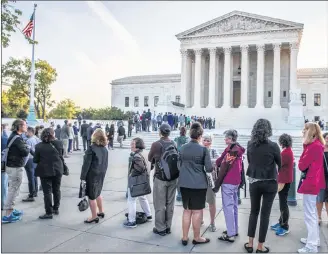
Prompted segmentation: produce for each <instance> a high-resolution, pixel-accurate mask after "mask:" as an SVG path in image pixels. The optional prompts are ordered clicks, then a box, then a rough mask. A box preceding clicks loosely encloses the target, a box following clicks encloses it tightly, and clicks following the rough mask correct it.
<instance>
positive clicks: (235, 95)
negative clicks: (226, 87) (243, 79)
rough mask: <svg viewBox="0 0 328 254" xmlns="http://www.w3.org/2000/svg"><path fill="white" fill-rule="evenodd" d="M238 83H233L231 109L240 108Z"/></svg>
mask: <svg viewBox="0 0 328 254" xmlns="http://www.w3.org/2000/svg"><path fill="white" fill-rule="evenodd" d="M240 87H241V86H240V81H233V92H232V107H233V108H238V107H239V106H240V96H241V95H240Z"/></svg>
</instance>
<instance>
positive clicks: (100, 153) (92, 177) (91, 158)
mask: <svg viewBox="0 0 328 254" xmlns="http://www.w3.org/2000/svg"><path fill="white" fill-rule="evenodd" d="M107 142H108V141H107V138H106V135H105V133H104V131H103V130H102V129H100V128H98V129H96V130H95V131H94V133H93V134H92V138H91V146H89V147H88V149H87V151H86V152H85V155H84V160H83V165H82V170H81V176H80V179H81V181H82V182H85V183H86V196H88V198H89V203H90V210H91V218H88V219H86V220H85V221H84V223H93V222H95V223H98V222H99V217H101V218H104V217H105V213H104V208H103V203H102V197H101V191H102V188H103V184H104V179H105V176H106V172H107V168H108V150H107V148H106V146H107ZM97 208H98V212H97Z"/></svg>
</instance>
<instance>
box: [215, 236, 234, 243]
mask: <svg viewBox="0 0 328 254" xmlns="http://www.w3.org/2000/svg"><path fill="white" fill-rule="evenodd" d="M218 239H219V240H221V241H226V242H229V243H233V242H234V241H235V237H234V236H228V235H226V234H222V236H220V237H219V238H218Z"/></svg>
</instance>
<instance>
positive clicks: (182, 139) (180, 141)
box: [174, 127, 189, 201]
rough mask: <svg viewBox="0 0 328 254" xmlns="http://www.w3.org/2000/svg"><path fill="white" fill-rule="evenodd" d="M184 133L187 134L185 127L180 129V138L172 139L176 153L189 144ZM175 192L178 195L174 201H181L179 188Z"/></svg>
mask: <svg viewBox="0 0 328 254" xmlns="http://www.w3.org/2000/svg"><path fill="white" fill-rule="evenodd" d="M186 132H187V129H186V127H181V128H180V136H179V137H176V138H175V139H174V142H175V143H176V144H177V149H178V152H180V149H181V147H182V146H183V145H184V144H187V143H188V142H189V137H187V136H186ZM177 192H178V194H177V198H176V200H177V201H181V200H182V198H181V192H180V188H177Z"/></svg>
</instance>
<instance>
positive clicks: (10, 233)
mask: <svg viewBox="0 0 328 254" xmlns="http://www.w3.org/2000/svg"><path fill="white" fill-rule="evenodd" d="M128 155H129V151H128V150H120V149H115V150H114V151H110V154H109V164H110V165H109V168H108V171H107V175H106V180H105V184H104V188H103V197H104V207H105V214H106V216H105V218H104V219H101V221H100V223H98V224H92V225H89V224H84V223H83V221H84V220H85V219H86V218H87V217H88V216H90V214H89V213H90V210H88V211H85V212H82V213H81V212H79V211H78V208H77V204H78V202H79V199H78V191H79V183H80V180H79V177H80V170H81V165H82V158H83V153H82V152H79V153H74V154H73V155H72V156H71V157H70V158H69V159H67V164H68V166H69V168H70V176H68V177H65V176H63V181H62V200H61V206H60V214H59V215H58V216H54V219H53V220H43V221H41V220H39V219H38V216H39V215H41V214H43V213H44V207H43V195H42V193H39V197H38V198H37V201H36V202H33V203H22V202H21V200H22V198H24V197H25V196H26V195H27V180H26V176H25V175H24V177H25V178H24V183H23V184H22V189H21V190H22V192H21V194H20V196H19V197H18V198H17V209H23V210H24V213H25V214H24V216H23V219H22V221H20V222H17V223H13V224H6V225H2V252H3V253H9V252H11V253H13V252H16V253H17V252H21V253H22V252H80V253H86V252H144V253H145V252H221V253H244V252H245V251H244V249H243V244H244V243H245V242H246V241H247V226H248V216H249V212H250V203H249V199H248V198H249V196H247V198H246V199H243V204H242V205H240V206H239V234H240V236H239V237H237V239H236V241H235V243H233V244H231V243H226V242H221V241H218V240H217V238H218V236H219V235H220V234H221V232H222V231H223V230H225V220H224V215H223V212H222V211H221V208H222V205H221V198H220V196H218V198H217V207H218V214H217V216H216V226H217V228H218V231H217V232H215V233H212V232H209V231H208V230H207V226H208V225H209V212H208V210H206V211H205V212H204V221H205V224H204V226H202V228H201V232H202V233H203V234H204V236H205V237H208V238H210V239H211V243H209V244H206V245H202V246H197V247H195V246H193V245H192V244H191V241H189V245H187V246H185V247H184V246H182V245H181V241H180V239H181V236H182V229H181V216H182V210H183V208H182V206H181V204H176V206H175V212H174V218H173V226H172V234H170V235H167V236H165V237H161V236H158V235H155V234H153V233H152V228H153V226H154V222H149V223H146V224H143V225H140V226H138V227H137V228H136V229H127V228H124V227H123V226H122V224H123V222H124V220H125V217H124V214H125V212H126V210H127V209H126V208H127V205H126V199H125V190H126V182H127V180H126V175H127V158H128ZM242 197H243V192H242ZM149 200H150V202H151V207H152V211H153V205H152V195H150V196H149ZM138 207H139V205H138ZM138 210H140V208H138ZM290 213H291V220H290V229H291V232H290V234H289V235H287V236H285V237H277V236H275V235H274V232H273V231H270V230H269V232H268V234H267V242H266V246H268V247H270V249H271V252H272V253H296V251H297V249H298V248H301V247H302V244H301V243H300V241H299V239H300V238H301V237H305V236H306V228H305V224H304V219H303V212H302V203H301V200H298V206H297V207H291V208H290ZM278 216H279V205H278V200H276V201H275V203H274V207H273V210H272V214H271V221H270V224H273V223H275V222H276V221H277V220H278ZM323 220H324V221H325V222H324V223H323V225H322V226H321V228H320V238H321V247H320V248H319V251H320V252H322V253H324V252H326V253H327V252H328V245H327V243H328V226H327V216H326V215H324V217H323ZM257 234H258V231H257ZM189 237H190V240H192V230H191V231H190V234H189Z"/></svg>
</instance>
